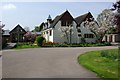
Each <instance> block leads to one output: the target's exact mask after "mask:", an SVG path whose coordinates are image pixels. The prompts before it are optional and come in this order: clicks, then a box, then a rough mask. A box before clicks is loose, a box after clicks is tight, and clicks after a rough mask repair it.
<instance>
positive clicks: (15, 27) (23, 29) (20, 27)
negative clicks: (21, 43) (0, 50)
mask: <svg viewBox="0 0 120 80" xmlns="http://www.w3.org/2000/svg"><path fill="white" fill-rule="evenodd" d="M17 27H20V28H21V29H22V30H23V31H24V32H26V31H25V30H24V29H23V28H22V27H21V26H20V25H19V24H18V25H17V26H16V27H15V28H14V29H12V30H11V31H10V33H11V32H13V31H14V30H15V29H16V28H17Z"/></svg>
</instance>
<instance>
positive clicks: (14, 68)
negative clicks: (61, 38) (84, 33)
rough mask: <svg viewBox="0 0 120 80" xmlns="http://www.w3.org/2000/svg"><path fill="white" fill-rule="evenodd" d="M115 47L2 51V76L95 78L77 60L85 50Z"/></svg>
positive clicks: (111, 47) (94, 75)
mask: <svg viewBox="0 0 120 80" xmlns="http://www.w3.org/2000/svg"><path fill="white" fill-rule="evenodd" d="M113 48H117V47H113V46H109V47H77V48H33V49H22V50H4V51H3V53H2V54H3V60H2V61H3V68H2V69H3V78H97V76H96V74H95V73H93V72H91V71H89V70H87V69H85V68H84V67H82V66H81V65H79V64H78V62H77V57H78V56H79V55H80V54H82V53H84V52H87V51H93V50H103V49H113Z"/></svg>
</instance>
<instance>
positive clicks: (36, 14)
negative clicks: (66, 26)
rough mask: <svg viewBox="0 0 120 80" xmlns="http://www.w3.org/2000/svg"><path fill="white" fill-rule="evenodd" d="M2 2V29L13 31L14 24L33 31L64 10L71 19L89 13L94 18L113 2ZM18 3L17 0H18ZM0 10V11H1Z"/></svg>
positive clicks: (0, 18)
mask: <svg viewBox="0 0 120 80" xmlns="http://www.w3.org/2000/svg"><path fill="white" fill-rule="evenodd" d="M5 1H6V0H4V2H2V4H0V6H1V7H0V9H1V10H2V13H1V12H0V15H2V16H1V17H0V21H2V22H3V23H5V25H6V26H5V27H4V29H9V30H11V29H13V28H14V27H15V25H16V24H18V23H19V24H21V25H22V27H23V28H24V27H26V26H27V27H30V30H32V29H34V27H35V25H39V24H41V23H42V22H44V21H46V19H47V17H48V15H49V14H50V15H51V17H52V18H53V19H54V17H55V16H57V15H60V14H61V13H63V12H64V11H66V9H67V10H68V11H69V12H70V13H71V15H72V16H73V17H77V16H79V15H82V14H85V13H87V12H89V11H90V12H91V13H92V14H93V16H94V17H95V18H96V17H97V15H98V14H99V13H100V12H101V11H102V10H104V9H108V8H111V7H112V4H113V2H115V1H113V2H112V1H111V2H29V1H28V2H16V1H14V0H13V2H12V1H11V2H5ZM18 1H19V0H18ZM1 10H0V11H1Z"/></svg>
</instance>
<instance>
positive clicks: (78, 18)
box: [75, 12, 93, 25]
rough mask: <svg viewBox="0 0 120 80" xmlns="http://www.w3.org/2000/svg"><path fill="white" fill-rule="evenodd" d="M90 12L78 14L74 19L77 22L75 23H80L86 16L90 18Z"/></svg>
mask: <svg viewBox="0 0 120 80" xmlns="http://www.w3.org/2000/svg"><path fill="white" fill-rule="evenodd" d="M92 17H93V16H92V14H91V13H90V12H88V13H86V14H84V15H81V16H78V17H76V18H75V21H76V22H77V24H78V25H79V24H81V23H82V22H83V21H84V20H85V19H86V18H92Z"/></svg>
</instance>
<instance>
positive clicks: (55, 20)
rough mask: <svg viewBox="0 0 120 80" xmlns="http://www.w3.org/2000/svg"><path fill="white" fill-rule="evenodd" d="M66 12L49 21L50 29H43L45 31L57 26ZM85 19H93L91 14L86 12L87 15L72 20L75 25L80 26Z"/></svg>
mask: <svg viewBox="0 0 120 80" xmlns="http://www.w3.org/2000/svg"><path fill="white" fill-rule="evenodd" d="M66 12H68V10H67V11H65V12H64V13H62V14H61V15H58V16H56V17H55V18H54V19H53V20H52V21H51V25H50V27H47V28H45V29H49V28H54V26H55V25H56V24H57V22H58V21H59V20H60V19H61V17H62V16H63V15H64V14H65V13H66ZM68 13H69V12H68ZM87 17H88V18H91V17H93V16H92V14H91V13H90V12H88V13H86V14H84V15H81V16H78V17H76V18H74V20H75V21H76V23H77V24H78V25H79V24H81V23H82V22H83V21H84V20H85V19H86V18H87ZM44 24H46V23H44Z"/></svg>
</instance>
